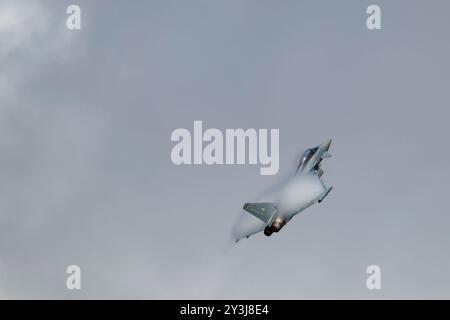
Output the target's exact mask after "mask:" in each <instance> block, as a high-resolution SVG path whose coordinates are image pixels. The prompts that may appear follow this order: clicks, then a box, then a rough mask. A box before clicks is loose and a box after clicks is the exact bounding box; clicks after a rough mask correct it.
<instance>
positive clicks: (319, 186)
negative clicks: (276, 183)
mask: <svg viewBox="0 0 450 320" xmlns="http://www.w3.org/2000/svg"><path fill="white" fill-rule="evenodd" d="M330 145H331V139H330V140H327V141H325V142H324V143H322V144H320V145H319V146H317V147H314V148H309V149H307V150H306V151H305V152H304V153H303V155H302V157H301V159H300V162H299V164H298V167H297V170H296V172H295V175H294V176H293V177H292V178H291V179H290V180H289V181H288V182H287V183H286V184H285V185H284V186H283V187H282V188H281V189H280V190H279V192H278V194H277V196H276V200H275V201H274V202H256V203H246V204H244V208H243V209H244V210H245V211H247V212H248V213H250V214H252V215H253V216H254V217H256V218H258V219H259V220H261V221H262V222H263V223H264V228H260V229H259V230H256V231H251V232H247V233H244V234H242V235H240V236H239V237H237V238H236V239H235V241H236V242H238V241H239V240H240V239H242V238H244V237H245V238H248V237H249V236H251V235H253V234H255V233H257V232H259V231H263V230H264V234H265V235H266V236H268V237H269V236H271V235H272V234H273V233H274V232H279V231H280V230H281V228H283V227H284V225H286V223H288V222H289V221H290V220H291V219H292V218H293V217H294V216H295V215H297V214H298V213H300V212H302V211H303V210H305V209H306V208H308V207H310V206H311V205H313V204H315V203H316V202H318V203H320V202H322V201H323V200H324V199H325V197H326V196H327V195H328V194H329V193H330V191H331V189H332V188H333V187H327V186H325V183H324V182H323V181H322V178H321V177H322V175H323V170H322V168H321V162H322V160H323V159H324V158H330V157H331V155H330V154H329V153H328V150H329V149H330Z"/></svg>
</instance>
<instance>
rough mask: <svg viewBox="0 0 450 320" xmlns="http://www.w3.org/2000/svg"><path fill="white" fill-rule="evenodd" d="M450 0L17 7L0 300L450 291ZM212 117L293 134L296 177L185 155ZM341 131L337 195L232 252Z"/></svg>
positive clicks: (289, 166) (291, 161)
mask: <svg viewBox="0 0 450 320" xmlns="http://www.w3.org/2000/svg"><path fill="white" fill-rule="evenodd" d="M73 3H76V4H78V5H80V6H81V10H82V29H81V30H80V31H69V30H67V29H66V26H65V20H66V17H67V15H66V13H65V11H66V7H67V6H68V5H70V4H73ZM372 3H376V4H378V5H380V7H381V10H382V30H377V31H369V30H367V28H366V25H365V20H366V16H367V15H366V8H367V6H368V5H370V4H372ZM449 10H450V3H449V2H448V1H443V0H442V1H437V0H436V1H406V0H402V1H400V0H398V1H382V0H377V1H370V2H369V1H317V0H314V1H313V0H311V1H288V0H283V1H274V0H271V1H269V0H245V1H243V0H239V1H238V0H231V1H230V0H227V1H210V0H208V1H207V0H202V1H200V0H189V1H169V0H160V1H133V4H131V3H129V2H125V1H100V0H99V1H81V0H77V1H12V0H11V1H9V0H0V298H73V299H76V298H162V299H165V298H212V299H219V298H255V299H258V298H267V299H271V298H274V299H281V298H288V299H301V298H368V299H378V298H450V273H449V271H448V270H450V256H449V253H448V247H449V246H450V233H449V228H450V217H449V214H450V205H449V202H448V198H447V197H448V183H449V181H450V169H449V167H448V165H449V163H450V151H449V148H448V145H447V144H448V143H447V141H448V137H449V135H450V126H449V125H448V121H449V116H450V111H449V92H450V91H449V87H448V86H449V80H450V79H449V74H450V62H449V57H450V42H449V41H448V31H449V30H450V20H449V19H448V12H449ZM194 120H202V121H203V124H204V126H205V127H207V128H219V129H221V130H225V129H226V128H240V127H242V128H279V129H280V172H279V174H278V175H276V176H261V175H259V167H257V166H250V165H241V166H175V165H173V164H172V162H171V160H170V150H171V148H172V146H173V144H172V143H171V142H170V135H171V133H172V131H173V130H174V129H176V128H188V129H190V130H192V125H193V121H194ZM328 137H330V138H333V145H332V147H331V149H330V153H331V154H333V158H331V159H327V160H326V162H325V163H324V169H325V171H326V173H325V175H324V180H325V182H326V183H327V184H328V185H332V186H334V189H333V191H332V192H331V193H330V195H329V196H328V197H327V198H326V200H325V201H324V202H323V203H322V204H320V205H316V206H313V207H311V208H310V209H308V210H307V211H305V212H304V214H302V215H300V216H298V217H296V218H295V219H294V220H292V221H291V223H289V225H287V226H286V227H285V229H283V230H282V232H280V233H279V234H276V235H275V236H272V237H270V238H266V237H264V235H261V234H259V235H256V236H255V237H252V238H250V239H248V240H243V241H241V242H240V243H239V244H237V245H231V246H230V245H229V244H228V242H227V241H228V237H229V235H230V231H231V227H232V225H233V223H234V221H235V219H236V217H237V215H238V214H240V213H241V211H240V210H241V207H242V205H243V203H244V202H247V201H249V200H252V199H254V198H255V197H257V196H258V194H260V192H262V191H263V190H265V189H267V188H268V187H270V186H271V185H272V184H274V183H276V182H277V181H279V180H280V179H281V177H284V176H286V175H289V174H290V173H293V172H294V171H295V165H296V162H297V161H298V158H297V157H298V155H299V152H301V151H302V149H304V148H306V147H309V146H314V145H317V144H319V143H320V142H322V141H323V140H325V138H328ZM70 264H77V265H79V266H80V267H81V268H82V290H81V291H69V290H67V289H66V288H65V279H66V274H65V268H66V267H67V266H68V265H70ZM371 264H377V265H379V266H380V267H381V269H382V289H381V290H379V291H369V290H367V288H366V278H367V275H366V273H365V271H366V268H367V266H368V265H371Z"/></svg>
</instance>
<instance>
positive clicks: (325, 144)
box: [322, 139, 331, 151]
mask: <svg viewBox="0 0 450 320" xmlns="http://www.w3.org/2000/svg"><path fill="white" fill-rule="evenodd" d="M330 145H331V139H328V140H327V141H325V142H324V143H322V147H323V148H324V149H325V150H326V151H328V149H330Z"/></svg>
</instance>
